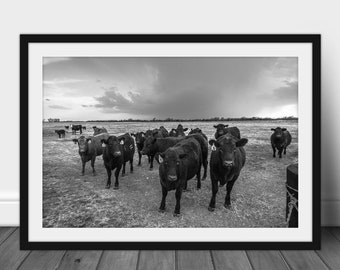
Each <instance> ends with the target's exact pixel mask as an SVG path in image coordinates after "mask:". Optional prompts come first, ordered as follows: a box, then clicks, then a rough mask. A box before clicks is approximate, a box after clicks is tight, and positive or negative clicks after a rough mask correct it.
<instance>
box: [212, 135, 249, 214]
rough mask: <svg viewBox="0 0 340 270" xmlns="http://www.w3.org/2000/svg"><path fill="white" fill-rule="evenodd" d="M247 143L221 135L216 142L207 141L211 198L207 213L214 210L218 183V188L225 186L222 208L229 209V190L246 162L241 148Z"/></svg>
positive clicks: (244, 140)
mask: <svg viewBox="0 0 340 270" xmlns="http://www.w3.org/2000/svg"><path fill="white" fill-rule="evenodd" d="M247 142H248V139H245V138H242V139H238V138H236V137H235V136H232V135H230V134H226V135H223V136H221V137H219V138H218V139H217V140H210V141H209V144H210V145H211V146H212V147H211V149H212V152H211V156H210V178H211V187H212V196H211V200H210V204H209V208H208V210H209V211H214V210H215V205H216V202H215V200H216V194H217V192H218V183H220V186H224V185H225V184H227V186H226V190H227V194H226V197H225V202H224V207H225V208H229V207H230V205H231V203H230V193H231V190H232V189H233V186H234V183H235V181H236V180H237V178H238V177H239V175H240V172H241V169H242V168H243V166H244V164H245V161H246V152H245V150H244V148H243V146H245V145H246V143H247Z"/></svg>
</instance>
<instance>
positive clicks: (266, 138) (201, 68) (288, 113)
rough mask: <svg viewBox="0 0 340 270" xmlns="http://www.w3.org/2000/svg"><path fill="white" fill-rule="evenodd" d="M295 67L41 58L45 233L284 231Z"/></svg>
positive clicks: (225, 60) (262, 60)
mask: <svg viewBox="0 0 340 270" xmlns="http://www.w3.org/2000/svg"><path fill="white" fill-rule="evenodd" d="M297 105H298V59H297V58H296V57H148V58H147V57H119V58H118V57H67V58H66V57H65V58H61V57H44V59H43V119H42V121H43V131H42V132H43V221H42V223H43V227H53V228H70V227H118V228H119V227H123V228H130V227H175V228H180V227H236V228H237V227H286V225H287V221H286V168H287V166H288V165H290V164H295V163H298V121H299V120H298V110H297Z"/></svg>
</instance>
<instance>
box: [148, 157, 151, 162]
mask: <svg viewBox="0 0 340 270" xmlns="http://www.w3.org/2000/svg"><path fill="white" fill-rule="evenodd" d="M148 162H149V164H150V163H151V156H150V155H148Z"/></svg>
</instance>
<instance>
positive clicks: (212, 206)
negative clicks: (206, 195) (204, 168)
mask: <svg viewBox="0 0 340 270" xmlns="http://www.w3.org/2000/svg"><path fill="white" fill-rule="evenodd" d="M211 191H212V195H211V200H210V204H209V207H208V210H209V211H211V212H212V211H214V210H215V207H216V194H217V192H218V181H217V179H216V178H215V177H214V176H212V175H211Z"/></svg>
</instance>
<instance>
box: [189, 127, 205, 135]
mask: <svg viewBox="0 0 340 270" xmlns="http://www.w3.org/2000/svg"><path fill="white" fill-rule="evenodd" d="M195 133H202V130H201V129H200V128H194V129H191V130H190V132H189V134H195Z"/></svg>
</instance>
